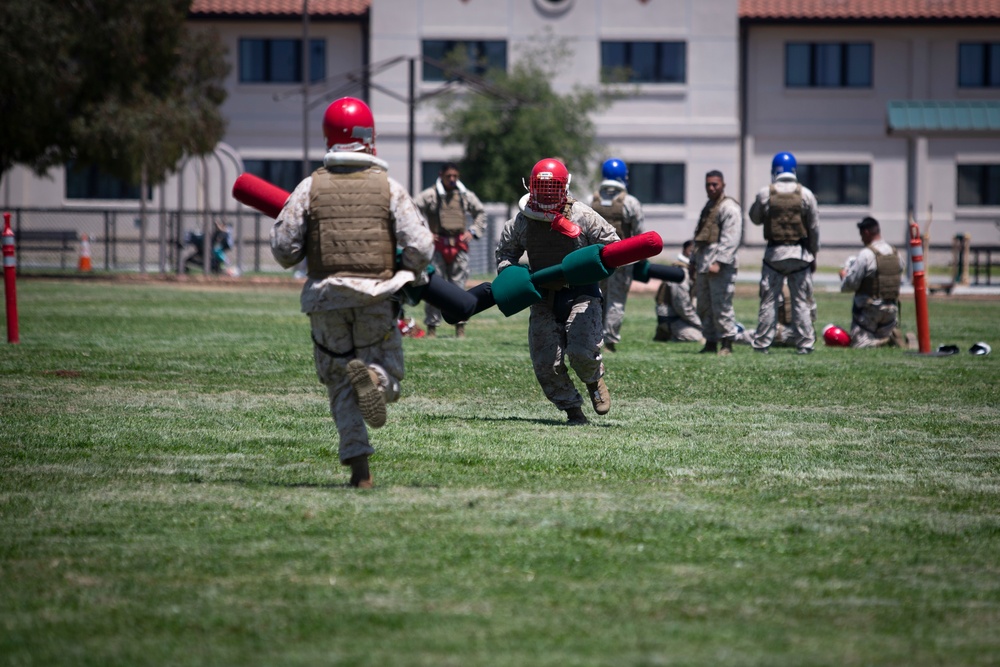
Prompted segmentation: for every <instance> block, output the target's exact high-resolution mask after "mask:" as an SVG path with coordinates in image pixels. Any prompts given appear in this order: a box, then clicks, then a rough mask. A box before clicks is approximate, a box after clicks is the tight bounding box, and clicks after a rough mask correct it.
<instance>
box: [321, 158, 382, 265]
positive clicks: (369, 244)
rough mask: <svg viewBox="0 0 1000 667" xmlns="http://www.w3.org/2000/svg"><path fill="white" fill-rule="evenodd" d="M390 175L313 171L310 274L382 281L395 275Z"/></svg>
mask: <svg viewBox="0 0 1000 667" xmlns="http://www.w3.org/2000/svg"><path fill="white" fill-rule="evenodd" d="M389 199H390V195H389V176H388V175H387V174H386V173H385V172H384V171H383V170H381V169H379V168H378V167H369V168H368V169H361V170H357V171H348V172H343V173H342V172H336V173H332V172H329V171H327V170H326V168H325V167H320V168H319V169H317V170H316V171H315V172H314V173H313V180H312V188H311V189H310V191H309V213H308V216H307V219H306V259H307V262H308V267H309V277H310V278H313V279H322V278H326V277H328V276H331V275H334V276H355V277H360V278H378V279H381V280H385V279H387V278H391V277H392V275H393V273H395V264H396V261H395V260H396V238H395V233H394V231H393V227H392V216H391V214H390V212H389Z"/></svg>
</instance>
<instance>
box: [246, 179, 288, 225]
mask: <svg viewBox="0 0 1000 667" xmlns="http://www.w3.org/2000/svg"><path fill="white" fill-rule="evenodd" d="M288 195H289V193H288V192H285V191H284V190H282V189H281V188H279V187H278V186H277V185H273V184H271V183H268V182H267V181H265V180H264V179H263V178H259V177H257V176H254V175H253V174H240V175H239V177H238V178H237V179H236V182H235V183H233V199H235V200H236V201H238V202H240V203H241V204H246V205H247V206H249V207H251V208H255V209H257V210H258V211H260V212H261V213H263V214H264V215H266V216H268V217H269V218H277V217H278V214H279V213H281V209H282V208H284V206H285V202H286V201H287V200H288Z"/></svg>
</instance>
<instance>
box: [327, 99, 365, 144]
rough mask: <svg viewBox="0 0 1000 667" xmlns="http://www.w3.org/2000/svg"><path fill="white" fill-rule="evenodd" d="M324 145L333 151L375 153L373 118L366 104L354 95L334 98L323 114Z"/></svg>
mask: <svg viewBox="0 0 1000 667" xmlns="http://www.w3.org/2000/svg"><path fill="white" fill-rule="evenodd" d="M323 136H324V137H326V147H327V148H329V149H330V150H334V151H347V152H358V151H366V152H368V153H371V154H372V155H374V154H375V119H374V118H373V117H372V110H371V109H369V108H368V105H367V104H365V103H364V102H362V101H361V100H359V99H357V98H356V97H341V98H340V99H339V100H334V101H333V102H331V103H330V106H328V107H327V108H326V113H324V114H323Z"/></svg>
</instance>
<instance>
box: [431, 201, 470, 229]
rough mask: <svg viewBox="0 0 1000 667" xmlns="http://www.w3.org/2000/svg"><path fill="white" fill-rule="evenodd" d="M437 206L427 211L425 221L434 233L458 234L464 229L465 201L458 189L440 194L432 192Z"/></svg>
mask: <svg viewBox="0 0 1000 667" xmlns="http://www.w3.org/2000/svg"><path fill="white" fill-rule="evenodd" d="M434 198H435V199H436V200H437V206H434V207H433V208H430V210H428V211H427V222H428V223H429V226H430V228H431V232H432V233H434V234H441V235H445V236H458V235H459V234H461V233H462V232H464V231H465V201H464V200H463V199H462V196H461V195H460V194H459V192H458V190H455V191H454V192H452V193H451V196H450V197H449V196H448V195H447V194H445V195H442V194H441V193H440V192H437V191H435V192H434Z"/></svg>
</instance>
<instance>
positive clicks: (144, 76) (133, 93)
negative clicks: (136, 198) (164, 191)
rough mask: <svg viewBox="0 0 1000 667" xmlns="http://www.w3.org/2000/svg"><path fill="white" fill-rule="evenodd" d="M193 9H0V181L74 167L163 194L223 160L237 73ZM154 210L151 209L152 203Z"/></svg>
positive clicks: (30, 5)
mask: <svg viewBox="0 0 1000 667" xmlns="http://www.w3.org/2000/svg"><path fill="white" fill-rule="evenodd" d="M189 5H190V0H144V1H143V2H135V0H6V1H5V2H4V3H2V6H0V53H2V54H3V57H2V58H0V118H3V123H2V124H0V176H2V175H3V173H4V172H5V171H7V170H9V169H10V168H11V167H12V166H13V165H14V164H24V165H26V166H28V167H30V168H31V169H33V170H34V171H35V172H36V173H37V174H39V175H43V174H45V173H47V172H48V170H49V168H51V167H52V166H55V165H61V164H64V163H66V162H68V161H69V160H75V161H76V162H77V163H80V164H86V165H93V166H97V167H98V168H100V169H101V170H102V171H105V172H107V173H109V174H112V175H114V176H117V177H119V178H121V179H123V180H125V181H127V182H130V183H133V184H137V183H140V182H141V181H145V182H147V183H149V184H156V183H160V182H162V181H163V180H165V179H166V177H167V175H168V173H170V172H171V171H173V170H174V169H175V168H176V165H177V163H178V162H179V160H180V159H181V157H182V156H184V155H185V154H191V155H202V154H205V153H209V152H211V151H212V150H213V148H214V147H215V145H216V143H218V141H219V140H220V139H221V138H222V136H223V134H224V132H225V121H224V119H223V118H222V115H221V113H220V111H219V106H220V105H221V104H222V102H223V101H224V100H225V97H226V92H225V89H224V87H223V79H224V78H225V76H226V74H227V73H228V70H229V66H228V64H227V63H226V61H225V58H224V56H225V54H224V48H223V46H222V44H221V42H220V41H219V40H218V38H217V37H216V36H215V35H212V34H210V33H207V32H194V31H191V30H189V29H188V28H187V26H186V24H185V19H186V16H187V11H188V7H189ZM143 199H144V198H143Z"/></svg>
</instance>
